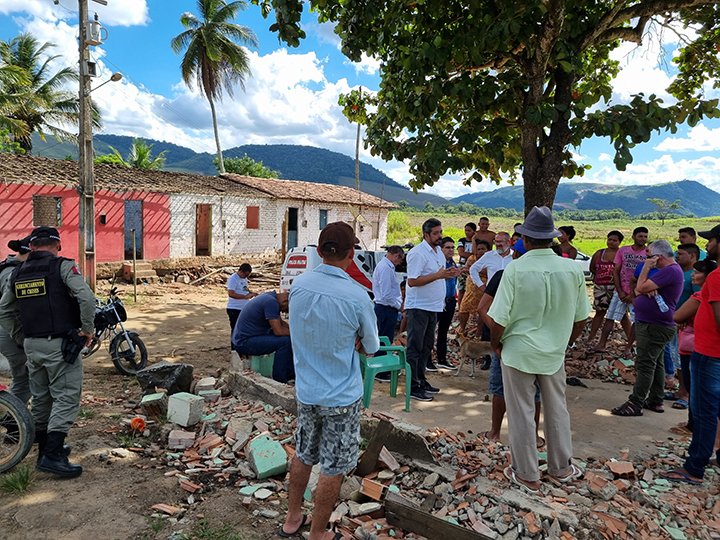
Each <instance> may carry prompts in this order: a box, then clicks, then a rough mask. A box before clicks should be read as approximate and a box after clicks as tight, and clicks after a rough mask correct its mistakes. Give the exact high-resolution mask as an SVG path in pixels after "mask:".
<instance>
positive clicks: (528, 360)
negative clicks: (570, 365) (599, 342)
mask: <svg viewBox="0 0 720 540" xmlns="http://www.w3.org/2000/svg"><path fill="white" fill-rule="evenodd" d="M515 230H516V231H517V232H519V233H520V234H522V235H523V243H524V245H525V248H526V249H527V250H528V253H526V254H525V255H523V256H522V257H521V258H519V259H517V260H515V261H513V262H512V263H511V264H510V265H508V267H507V268H506V269H505V273H504V274H503V277H502V280H501V281H500V287H499V288H498V291H497V294H496V295H495V298H494V301H493V304H492V307H491V308H490V310H489V312H488V315H489V316H490V317H491V318H492V319H493V321H494V324H493V327H492V328H491V331H492V340H491V341H492V347H493V349H494V350H495V352H496V354H497V355H498V356H499V357H500V358H501V360H502V371H503V382H504V385H505V401H506V405H507V417H508V430H509V435H510V452H511V454H512V467H508V468H507V469H506V470H505V476H507V477H508V479H510V480H511V481H512V482H514V483H515V484H517V485H519V486H520V487H521V488H523V489H525V490H526V491H529V492H531V493H536V492H537V491H538V490H539V487H540V471H539V468H538V461H537V448H536V440H535V420H534V411H535V403H534V396H535V385H534V383H535V381H537V382H538V385H539V386H540V393H541V396H542V403H543V408H544V409H545V424H544V425H545V438H546V440H547V447H548V452H547V455H548V474H549V475H550V476H553V477H555V478H556V479H557V480H559V481H561V482H569V481H570V480H573V479H575V478H578V477H579V476H580V475H581V474H582V472H581V471H580V470H579V469H578V468H577V467H575V466H574V465H572V464H571V461H570V460H571V458H572V437H571V433H570V416H569V414H568V412H567V403H566V400H565V349H566V348H567V346H568V344H569V343H572V342H573V341H574V340H575V339H576V338H577V336H578V335H579V334H580V332H582V329H583V328H584V326H585V321H586V319H587V317H588V315H589V313H590V302H589V300H588V295H587V291H586V289H585V276H584V275H583V272H582V270H581V269H580V267H579V265H578V264H577V263H575V261H573V260H571V259H566V258H563V257H558V256H557V255H556V254H555V253H554V252H553V251H552V250H551V249H550V246H551V245H552V240H553V238H557V237H558V236H560V232H559V231H558V230H557V229H555V224H554V222H553V218H552V212H551V211H550V209H549V208H547V207H544V206H543V207H541V208H538V207H534V208H533V209H532V211H531V212H530V213H529V214H528V216H527V218H526V219H525V222H524V223H523V225H521V226H518V227H517V228H516V229H515Z"/></svg>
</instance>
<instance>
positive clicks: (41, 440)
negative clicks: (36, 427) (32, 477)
mask: <svg viewBox="0 0 720 540" xmlns="http://www.w3.org/2000/svg"><path fill="white" fill-rule="evenodd" d="M47 436H48V434H47V431H36V432H35V442H36V443H37V445H38V457H37V460H38V463H39V462H40V457H41V456H42V455H43V452H44V451H45V445H46V444H47ZM63 452H65V455H66V456H69V455H70V452H72V447H71V446H68V445H67V444H66V445H64V446H63Z"/></svg>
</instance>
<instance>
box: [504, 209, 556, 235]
mask: <svg viewBox="0 0 720 540" xmlns="http://www.w3.org/2000/svg"><path fill="white" fill-rule="evenodd" d="M515 232H519V233H520V234H522V235H525V236H529V237H530V238H537V239H538V240H543V239H545V238H548V239H549V238H558V237H559V236H561V234H562V233H561V232H560V231H558V230H557V229H556V228H555V221H554V220H553V217H552V211H551V210H550V209H549V208H548V207H547V206H540V207H537V206H533V209H532V210H530V213H529V214H528V215H527V217H526V218H525V221H524V222H523V224H522V225H518V226H517V227H516V228H515Z"/></svg>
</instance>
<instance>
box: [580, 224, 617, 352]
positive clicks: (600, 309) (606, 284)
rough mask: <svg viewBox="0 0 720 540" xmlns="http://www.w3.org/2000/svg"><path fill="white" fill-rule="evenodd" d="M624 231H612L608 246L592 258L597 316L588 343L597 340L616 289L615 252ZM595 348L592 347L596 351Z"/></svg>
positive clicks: (591, 268)
mask: <svg viewBox="0 0 720 540" xmlns="http://www.w3.org/2000/svg"><path fill="white" fill-rule="evenodd" d="M623 238H625V237H624V236H623V233H621V232H620V231H610V232H609V233H608V235H607V248H605V249H598V250H597V251H596V252H595V254H594V255H593V256H592V259H590V272H591V273H592V275H593V299H594V300H593V308H594V309H595V317H594V318H593V322H592V326H591V327H590V336H589V338H588V343H592V342H593V341H595V335H596V334H597V332H598V330H599V329H600V327H601V326H602V323H603V320H604V319H605V313H607V310H608V306H610V300H611V299H612V296H613V291H614V290H615V285H614V284H613V269H614V268H615V264H614V263H613V261H614V260H615V254H616V253H617V250H618V248H619V247H620V244H621V243H622V241H623ZM594 351H595V349H590V352H594Z"/></svg>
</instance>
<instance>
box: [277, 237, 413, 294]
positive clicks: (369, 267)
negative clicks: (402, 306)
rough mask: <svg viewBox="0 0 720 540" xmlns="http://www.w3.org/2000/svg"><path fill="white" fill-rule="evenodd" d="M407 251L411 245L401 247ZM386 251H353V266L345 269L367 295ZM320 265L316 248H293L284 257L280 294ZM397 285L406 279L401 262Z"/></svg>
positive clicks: (405, 272) (403, 264)
mask: <svg viewBox="0 0 720 540" xmlns="http://www.w3.org/2000/svg"><path fill="white" fill-rule="evenodd" d="M402 247H403V248H405V249H407V248H408V247H412V245H405V246H402ZM386 253H387V252H386V251H370V250H367V249H357V248H356V249H355V258H354V260H353V264H351V265H350V268H348V269H347V273H348V274H349V275H350V277H351V278H353V279H354V280H355V281H357V282H358V283H359V284H360V286H361V287H362V288H363V289H365V290H366V291H367V292H368V293H372V275H373V272H374V271H375V267H376V266H377V264H378V263H379V262H380V261H381V260H382V259H383V257H385V255H386ZM320 264H322V258H321V257H320V255H319V254H318V252H317V246H300V247H294V248H292V249H291V250H290V251H288V253H287V255H286V256H285V262H284V263H283V267H282V271H281V273H280V292H287V291H289V290H290V286H291V285H292V282H293V279H295V278H296V277H297V276H299V275H300V274H302V273H303V272H307V271H309V270H312V269H314V268H316V267H317V266H319V265H320ZM395 276H396V277H397V280H398V283H402V281H403V280H405V279H406V278H407V266H406V265H405V261H404V260H403V262H402V264H401V265H400V266H398V267H397V269H396V271H395Z"/></svg>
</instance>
